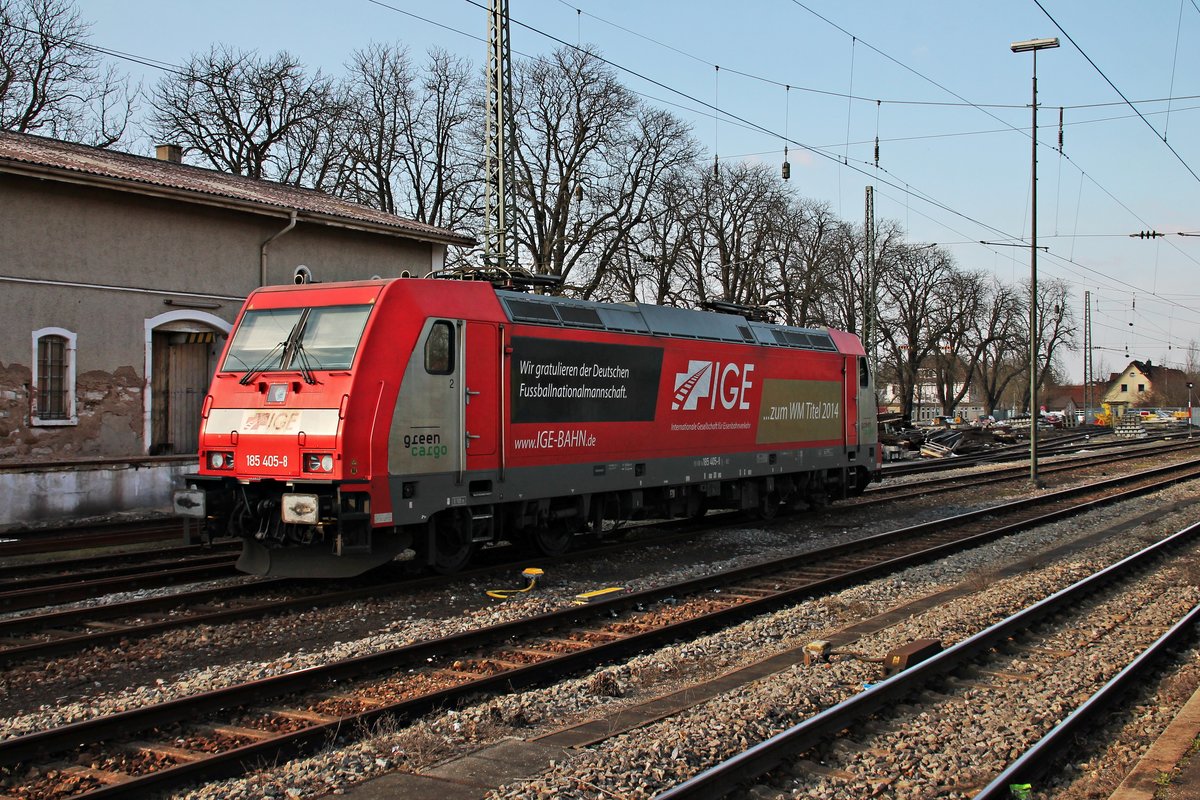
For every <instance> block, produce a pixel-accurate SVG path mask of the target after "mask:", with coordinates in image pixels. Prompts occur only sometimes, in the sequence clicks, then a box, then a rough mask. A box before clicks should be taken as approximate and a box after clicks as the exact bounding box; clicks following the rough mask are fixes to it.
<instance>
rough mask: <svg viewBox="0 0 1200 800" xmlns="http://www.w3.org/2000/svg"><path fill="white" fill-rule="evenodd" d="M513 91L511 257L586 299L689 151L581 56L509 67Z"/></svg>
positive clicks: (675, 123) (566, 52)
mask: <svg viewBox="0 0 1200 800" xmlns="http://www.w3.org/2000/svg"><path fill="white" fill-rule="evenodd" d="M515 82H516V85H515V92H514V97H515V99H514V105H515V112H516V116H517V131H518V135H517V140H518V141H517V144H516V146H515V148H514V150H515V156H514V161H515V162H516V164H515V173H516V175H515V184H516V196H517V200H518V204H519V208H518V213H517V214H516V215H515V217H514V220H515V222H514V225H515V229H516V241H517V245H518V249H519V250H520V251H522V252H523V253H524V254H525V256H526V257H527V259H528V260H531V261H532V262H533V268H534V269H535V271H538V272H543V273H548V274H552V275H559V276H562V277H563V278H564V279H565V280H570V281H571V286H572V291H574V292H576V293H577V294H579V295H580V296H582V297H590V296H592V295H593V294H596V293H597V292H598V291H600V290H601V287H602V286H605V285H606V274H607V272H608V270H609V269H610V268H611V267H613V266H614V265H622V264H625V265H628V264H629V263H630V254H631V252H632V251H631V250H630V241H629V235H630V232H631V231H632V230H633V229H634V228H635V227H636V226H637V225H638V224H640V223H641V222H642V221H644V219H645V218H646V216H647V214H648V213H649V209H650V208H651V203H652V198H653V197H654V193H655V191H656V188H657V187H658V185H659V184H660V183H661V182H662V181H664V180H666V179H667V176H669V175H670V174H672V172H673V171H674V170H675V169H676V168H677V167H678V166H679V165H681V164H682V163H685V162H687V161H689V160H690V159H691V158H692V157H693V156H694V149H693V147H694V145H693V143H692V142H691V139H690V137H689V136H688V130H687V127H686V126H685V125H684V124H683V123H682V122H680V121H679V120H678V119H677V118H675V117H673V116H672V115H670V114H668V113H666V112H664V111H661V110H658V109H653V108H650V107H646V106H643V105H642V104H641V103H639V102H638V100H637V97H636V96H635V95H634V94H633V93H632V92H630V91H629V90H628V89H627V88H625V87H624V86H623V85H621V83H620V82H619V81H617V79H616V76H615V74H614V72H613V70H612V69H611V68H609V67H608V66H606V65H605V64H604V63H603V62H602V61H601V60H600V59H599V58H597V57H596V56H595V55H594V54H592V53H590V52H587V51H580V50H574V49H560V50H558V51H556V52H554V53H552V54H550V55H549V56H547V57H546V58H543V59H538V60H537V61H533V62H529V63H527V64H524V65H522V66H521V67H519V68H518V69H517V70H516V77H515Z"/></svg>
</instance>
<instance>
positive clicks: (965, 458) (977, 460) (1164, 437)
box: [882, 431, 1186, 479]
mask: <svg viewBox="0 0 1200 800" xmlns="http://www.w3.org/2000/svg"><path fill="white" fill-rule="evenodd" d="M1182 432H1183V431H1175V432H1172V433H1164V434H1156V435H1155V436H1153V437H1148V438H1145V439H1136V440H1131V441H1108V442H1096V441H1087V440H1084V439H1083V438H1081V437H1083V436H1087V435H1089V434H1079V435H1078V436H1076V437H1070V438H1069V439H1067V440H1062V439H1057V440H1054V443H1053V444H1046V445H1045V446H1040V445H1039V447H1038V453H1039V454H1040V455H1062V454H1063V453H1069V452H1072V451H1076V450H1078V449H1079V448H1080V447H1084V446H1086V447H1087V449H1088V450H1113V449H1116V448H1121V447H1130V446H1132V445H1146V444H1156V443H1159V442H1169V441H1172V440H1173V439H1177V438H1180V435H1181V433H1182ZM1182 441H1183V442H1186V440H1182ZM1021 458H1026V459H1027V458H1029V447H1028V445H1027V444H1026V445H1020V444H1014V445H1006V446H1004V447H1000V448H996V449H993V450H988V451H983V452H980V453H970V454H967V455H961V456H959V455H956V456H952V457H947V458H932V459H923V460H921V461H917V462H913V463H909V462H892V463H890V464H884V465H883V467H882V474H883V477H884V479H887V478H889V477H898V476H901V475H916V474H922V473H925V472H938V471H941V470H946V469H957V468H959V467H972V466H979V465H980V464H991V463H995V462H998V461H1016V460H1019V459H1021Z"/></svg>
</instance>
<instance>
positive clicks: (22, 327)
mask: <svg viewBox="0 0 1200 800" xmlns="http://www.w3.org/2000/svg"><path fill="white" fill-rule="evenodd" d="M158 155H159V157H158V158H148V157H143V156H136V155H131V154H129V153H122V152H118V151H115V150H104V149H98V148H94V147H87V146H84V145H79V144H72V143H69V142H61V141H57V140H54V139H47V138H43V137H39V136H30V135H26V134H19V133H12V132H4V131H0V219H3V220H4V222H3V224H0V315H2V317H0V318H2V319H3V324H2V325H0V492H5V493H6V494H7V496H8V497H10V498H13V497H14V493H19V492H22V491H24V489H23V484H20V483H19V479H18V478H16V477H14V476H15V475H18V474H22V473H23V472H24V473H28V472H29V469H32V468H31V467H28V465H30V464H41V465H48V464H51V463H56V464H57V463H65V464H71V465H76V466H78V465H79V464H80V463H83V462H90V463H97V464H104V465H109V466H111V465H112V464H116V463H122V464H128V463H135V464H136V469H135V471H137V470H141V471H142V472H141V473H140V477H139V478H138V480H137V481H134V483H136V484H137V486H136V487H133V486H132V485H131V486H123V485H122V484H121V481H120V480H118V479H119V478H121V477H122V476H116V477H114V476H113V475H112V474H106V477H105V478H104V481H103V482H104V483H106V485H108V486H109V491H108V492H107V494H106V492H105V491H104V490H103V487H100V486H92V485H90V484H86V480H85V477H81V476H85V475H86V470H78V469H76V470H73V471H72V475H73V477H72V478H71V481H72V483H71V485H70V486H66V487H64V489H63V491H62V493H61V495H57V494H56V495H54V496H42V497H40V498H35V499H33V500H31V501H30V502H32V503H36V504H38V508H41V509H43V510H44V512H45V514H44V515H49V516H54V515H58V514H59V513H60V512H62V511H63V510H64V509H66V508H67V507H73V508H74V509H75V511H78V510H79V509H80V507H82V506H88V507H91V506H95V508H96V510H97V511H100V510H104V509H110V508H112V507H113V506H112V503H111V502H110V501H111V499H112V498H111V496H110V495H112V494H113V493H114V492H115V493H121V494H124V495H127V496H129V497H136V496H137V495H139V493H141V492H143V489H146V486H145V484H147V481H146V480H145V478H146V474H145V470H147V469H150V467H149V466H147V465H148V464H150V462H151V461H153V457H162V462H163V463H165V464H168V465H169V467H170V469H172V470H175V469H176V466H178V467H179V469H178V470H176V471H181V470H183V469H186V468H187V467H189V466H190V465H191V464H192V459H191V458H188V457H184V458H180V457H178V456H180V455H184V456H186V455H187V454H192V453H194V452H195V449H196V431H197V426H198V418H199V412H200V404H201V402H202V401H203V398H204V396H205V393H206V391H207V386H208V381H209V378H210V377H211V375H212V372H213V368H214V365H215V359H216V356H217V354H219V352H220V350H221V347H222V344H223V341H224V337H225V335H226V333H227V332H228V331H229V329H230V327H231V325H232V322H233V320H234V318H235V316H236V314H237V311H238V309H239V308H240V306H241V303H242V300H243V299H244V298H245V297H246V296H247V295H248V294H249V293H250V292H251V291H252V290H253V289H255V288H256V287H258V286H260V285H264V284H277V283H291V282H292V281H293V278H294V275H295V274H296V273H297V271H307V273H309V274H311V275H312V277H313V279H314V280H320V281H336V280H352V279H359V278H370V277H373V276H384V277H387V276H401V275H404V274H412V275H424V274H427V273H429V272H431V271H435V270H438V269H440V268H442V267H443V266H444V264H445V262H446V253H447V248H448V247H454V246H471V245H473V244H474V240H473V239H472V238H471V237H469V236H463V235H461V234H458V233H456V232H454V231H450V230H446V229H444V228H438V227H435V226H432V225H425V224H423V223H420V222H416V221H413V220H409V219H404V218H402V217H398V216H395V215H392V214H387V213H384V212H381V211H378V210H375V209H372V208H367V207H365V206H360V205H356V204H354V203H350V202H347V201H345V200H341V199H339V198H336V197H331V196H330V195H327V194H325V193H323V192H319V191H315V190H311V189H303V188H299V187H294V186H286V185H283V184H279V183H274V182H271V181H265V180H258V179H254V178H247V177H243V176H239V175H228V174H224V173H221V172H217V171H215V170H210V169H204V168H200V167H194V166H189V165H186V164H182V163H180V160H179V150H178V148H176V147H172V146H160V147H159V148H158ZM301 267H303V268H304V269H303V270H300V268H301ZM27 467H28V468H27ZM46 469H59V468H58V467H53V468H52V467H49V466H47V467H46ZM105 469H106V470H107V469H109V467H108V466H106V467H105ZM151 471H153V470H151ZM109 472H111V470H109ZM168 477H169V476H168ZM14 481H17V482H16V483H14ZM114 481H115V483H114ZM168 483H169V481H168ZM149 484H153V485H152V486H150V488H149V489H148V490H147V491H149V492H150V494H149V495H147V498H148V499H152V496H153V497H157V496H158V495H157V493H159V492H161V491H164V486H163V485H162V484H163V481H162V480H157V481H149ZM114 487H115V488H114ZM167 488H169V487H167ZM164 496H165V495H164ZM20 504H21V503H20V502H19V501H14V505H16V506H20ZM144 504H145V503H143V502H141V501H140V500H138V501H136V502H135V503H134V505H144ZM10 511H12V509H10ZM13 513H15V515H16V516H17V517H21V512H20V510H19V508H18V509H17V510H16V511H15V512H13ZM13 521H14V520H12V519H10V518H6V516H5V514H3V513H0V529H3V528H4V527H5V525H6V523H10V522H13ZM16 521H26V520H24V519H18V520H16Z"/></svg>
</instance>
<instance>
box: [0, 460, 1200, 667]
mask: <svg viewBox="0 0 1200 800" xmlns="http://www.w3.org/2000/svg"><path fill="white" fill-rule="evenodd" d="M1193 447H1200V442H1197V443H1191V444H1189V443H1177V444H1172V445H1168V446H1166V447H1156V448H1153V449H1152V450H1150V451H1147V450H1146V449H1141V450H1138V451H1136V452H1132V453H1122V454H1117V455H1115V456H1106V457H1105V458H1106V463H1113V462H1118V461H1125V460H1132V459H1138V458H1146V457H1152V456H1161V455H1163V454H1165V453H1170V452H1176V451H1179V450H1185V449H1188V448H1193ZM1092 461H1093V457H1089V456H1080V457H1078V458H1074V459H1071V460H1070V461H1065V462H1058V463H1056V464H1053V465H1050V464H1048V465H1046V466H1045V467H1044V468H1043V470H1042V472H1043V474H1044V475H1049V474H1054V473H1056V472H1070V471H1072V470H1074V469H1078V468H1079V467H1080V466H1081V465H1082V466H1087V465H1088V464H1090V463H1092ZM1023 474H1024V469H1023V468H1022V467H1012V468H1000V469H997V470H995V471H992V472H988V473H987V474H986V475H981V476H972V478H971V479H970V480H971V483H970V485H971V486H977V485H979V484H981V483H988V484H992V483H997V482H1002V481H1005V480H1012V479H1013V478H1014V477H1017V478H1019V477H1021V476H1022V475H1023ZM965 480H966V479H964V478H962V477H948V478H940V479H939V478H929V479H925V480H922V481H921V482H920V483H919V484H916V485H913V484H901V485H897V486H893V487H880V488H877V489H872V490H868V492H867V493H865V495H864V496H863V497H862V498H859V499H858V500H856V501H850V502H849V503H847V504H844V505H839V506H837V507H835V508H834V509H832V510H834V511H836V512H838V513H844V512H847V511H849V510H852V509H855V508H861V507H863V506H866V505H871V504H879V503H884V502H894V501H896V500H898V499H902V498H904V497H915V496H925V495H929V494H934V493H937V492H949V491H954V490H961V489H962V488H964V481H965ZM731 517H733V518H735V519H736V517H734V516H733V515H721V516H719V517H713V518H710V519H708V520H705V521H703V522H688V523H681V524H677V525H674V526H665V527H664V528H663V531H664V532H662V533H658V534H652V535H647V534H645V533H643V536H642V537H640V538H639V540H638V541H637V542H636V543H624V544H610V545H598V546H591V547H589V548H587V549H586V550H583V551H577V552H573V553H569V554H567V555H565V556H560V557H558V558H546V557H540V558H537V559H534V561H535V562H536V565H538V566H540V567H543V568H546V567H549V566H552V565H555V564H559V563H564V562H569V561H573V560H576V559H579V558H594V557H596V556H600V555H606V554H611V553H615V552H621V551H623V550H628V549H631V548H635V547H644V546H646V545H650V544H662V543H669V542H671V541H677V540H680V539H681V538H682V539H686V538H688V537H690V536H692V535H695V534H697V533H701V532H704V531H706V530H709V529H716V528H719V527H721V526H723V525H727V524H729V520H730V518H731ZM218 547H222V548H228V549H229V550H230V551H232V550H234V549H235V548H236V547H237V545H236V543H223V544H219V545H218ZM176 551H178V553H179V554H180V555H181V556H182V555H192V554H199V555H208V554H209V553H210V552H211V551H208V550H206V549H203V548H199V547H196V548H190V549H185V548H177V549H175V550H173V551H172V552H176ZM107 558H108V559H122V561H121V562H119V563H121V564H122V565H124V563H125V559H124V557H122V556H109V557H107ZM71 563H74V562H71ZM79 563H80V565H81V567H82V566H86V565H88V564H90V563H91V562H90V561H86V560H85V561H81V562H79ZM218 563H219V562H218ZM529 563H530V559H529V558H527V557H524V558H521V559H520V560H498V561H496V560H494V561H493V563H491V564H490V565H488V566H486V567H481V568H478V569H474V570H471V571H468V572H463V573H459V575H458V576H457V577H459V578H461V579H467V580H470V579H472V578H476V577H477V578H481V579H482V578H494V577H495V576H496V575H497V574H501V575H507V574H510V573H511V572H512V571H513V570H514V569H517V570H519V569H520V568H522V567H524V566H527V565H528V564H529ZM55 566H56V567H57V565H55ZM3 575H4V572H3V571H2V570H0V577H2V576H3ZM224 575H225V573H224V572H223V571H219V572H218V576H220V577H223V576H224ZM440 580H441V579H439V578H419V577H410V578H407V579H404V580H400V581H386V580H385V581H379V580H370V581H368V582H366V583H364V584H363V585H361V586H358V587H356V588H354V589H350V590H343V589H337V590H334V591H316V590H313V589H312V588H311V587H310V586H308V585H305V584H299V583H296V582H294V581H291V582H289V581H286V580H267V581H251V579H249V578H247V579H246V581H247V582H246V583H239V584H237V585H225V586H219V587H211V588H202V589H195V590H191V591H184V592H178V593H172V594H168V595H162V596H154V597H143V598H137V599H133V600H125V601H118V602H108V603H103V604H98V605H97V604H93V605H89V606H86V607H82V608H66V609H55V610H51V611H47V612H45V613H42V614H28V615H23V616H19V617H12V618H9V619H0V665H9V664H14V663H17V662H20V661H26V660H30V659H45V658H51V657H54V656H59V655H65V654H69V653H74V652H79V651H81V650H83V649H86V648H91V647H102V646H108V645H111V644H113V643H114V642H119V641H130V640H134V639H139V638H144V637H146V636H152V635H156V634H159V633H163V632H165V631H169V630H174V629H179V628H186V627H191V626H196V625H215V624H223V623H229V622H234V621H237V620H243V619H252V618H255V617H261V616H267V615H271V614H282V613H286V612H290V611H296V610H301V609H305V608H313V607H326V606H331V605H336V604H338V603H345V602H353V601H356V600H361V599H366V598H371V597H379V596H387V595H390V594H394V593H396V592H400V591H418V590H421V589H425V588H432V587H436V586H437V585H439V581H440ZM0 586H5V584H3V583H0ZM114 586H115V587H116V588H117V589H118V590H122V591H124V590H126V589H128V588H130V587H129V586H128V585H127V584H125V583H123V582H122V581H120V580H116V581H115V583H114V582H111V581H106V582H104V583H102V584H100V585H98V586H95V587H93V588H91V589H87V590H85V589H83V588H82V587H78V586H74V585H73V584H69V585H68V587H67V588H69V589H70V590H71V591H74V592H78V594H79V596H80V597H83V598H86V597H90V596H96V595H97V594H99V593H101V592H103V591H106V590H108V589H110V588H112V587H114ZM89 593H91V594H89ZM38 598H39V594H38V593H37V592H34V591H30V592H24V593H22V594H20V595H19V599H20V600H21V602H22V603H24V604H30V603H35V602H36V601H37V599H38ZM42 599H43V600H46V599H47V598H46V597H43V598H42ZM4 603H5V596H4V594H3V593H0V609H6V608H7V610H14V609H13V608H10V607H6V606H5V605H4ZM45 604H47V605H48V604H49V602H47V603H45ZM21 607H29V608H32V607H35V606H33V605H27V606H21Z"/></svg>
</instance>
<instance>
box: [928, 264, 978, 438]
mask: <svg viewBox="0 0 1200 800" xmlns="http://www.w3.org/2000/svg"><path fill="white" fill-rule="evenodd" d="M938 292H939V294H941V295H942V302H941V303H940V304H939V305H940V311H941V313H942V315H943V317H944V324H943V326H942V327H943V328H944V330H945V333H944V334H943V335H942V341H941V345H940V346H939V347H938V348H936V349H935V350H934V354H933V362H934V373H935V383H936V391H937V397H938V402H940V403H941V404H942V411H943V413H946V414H952V413H954V409H955V407H956V406H957V405H958V404H959V403H960V402H962V399H963V398H964V397H966V395H967V392H968V391H970V389H971V377H972V376H973V375H974V374H975V368H976V367H977V366H978V364H979V361H980V359H981V358H982V357H983V352H984V348H985V347H986V346H987V344H988V340H989V339H990V337H991V335H992V334H991V332H990V331H987V330H986V329H984V327H983V326H982V325H981V324H980V323H981V322H982V321H984V320H987V319H988V302H987V299H988V298H987V281H986V279H985V278H984V277H983V276H982V275H980V274H978V273H972V272H960V271H958V270H955V271H953V272H952V273H951V274H950V275H949V276H948V277H947V279H946V280H945V281H943V282H942V283H941V284H939V287H938Z"/></svg>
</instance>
